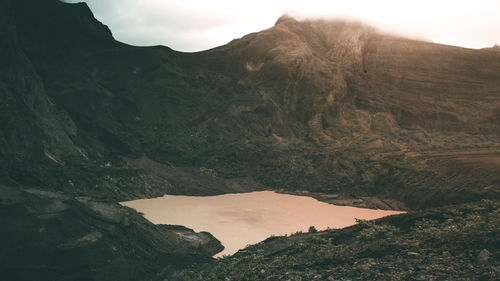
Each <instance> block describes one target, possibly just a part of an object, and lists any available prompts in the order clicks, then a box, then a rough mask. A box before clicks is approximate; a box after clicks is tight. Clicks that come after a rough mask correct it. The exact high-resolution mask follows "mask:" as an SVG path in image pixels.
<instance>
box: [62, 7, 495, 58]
mask: <svg viewBox="0 0 500 281" xmlns="http://www.w3.org/2000/svg"><path fill="white" fill-rule="evenodd" d="M65 2H80V1H78V0H76V1H75V0H66V1H65ZM86 2H87V4H88V5H89V6H90V8H91V9H92V11H93V12H94V14H95V16H96V18H97V19H99V20H100V21H102V22H103V23H104V24H106V25H108V26H109V27H110V29H111V30H112V32H113V34H114V36H115V38H116V39H117V40H120V41H123V42H125V43H128V44H133V45H141V46H146V45H167V46H169V47H171V48H173V49H176V50H181V51H199V50H203V49H208V48H212V47H216V46H219V45H222V44H225V43H227V42H229V41H230V40H232V39H234V38H238V37H241V36H244V35H245V34H247V33H250V32H255V31H259V30H262V29H266V28H269V27H271V26H272V25H273V24H274V22H275V21H276V20H277V18H278V17H279V16H280V15H281V14H283V13H288V14H290V15H292V16H296V17H299V18H315V17H322V18H335V17H342V18H352V19H354V20H361V21H364V22H366V23H368V24H371V25H374V26H375V27H377V28H379V29H381V30H384V31H388V32H392V33H396V34H400V35H404V36H409V37H417V38H428V39H429V40H432V41H435V42H439V43H445V44H451V45H458V46H463V47H472V48H480V47H487V46H493V45H494V44H495V43H500V31H499V30H500V29H499V27H500V17H499V16H498V15H499V14H500V1H496V0H482V1H481V0H477V1H457V0H455V1H450V0H444V1H436V0H432V1H431V0H420V1H396V0H379V1H362V0H351V1H345V0H329V1H320V0H308V1H298V0H288V1H283V0H252V1H237V0H232V1H230V0H212V1H202V0H105V1H104V0H87V1H86Z"/></svg>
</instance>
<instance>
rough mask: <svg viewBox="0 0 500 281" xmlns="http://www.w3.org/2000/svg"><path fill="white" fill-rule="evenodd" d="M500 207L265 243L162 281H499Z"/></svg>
mask: <svg viewBox="0 0 500 281" xmlns="http://www.w3.org/2000/svg"><path fill="white" fill-rule="evenodd" d="M499 237H500V203H499V202H498V201H496V202H495V201H488V200H484V201H482V202H480V203H475V204H467V205H460V206H452V207H448V208H440V209H430V210H426V211H421V212H412V213H410V214H403V215H397V216H391V217H387V218H383V219H379V220H376V221H360V223H359V224H358V225H355V226H351V227H348V228H345V229H340V230H329V231H322V232H318V233H314V231H312V233H311V232H310V233H296V234H293V235H291V236H289V237H272V238H269V239H267V240H265V241H264V242H261V243H259V244H257V245H253V246H249V247H247V248H245V249H244V250H240V251H239V252H238V253H236V254H235V255H233V256H229V257H225V258H222V259H219V260H217V261H213V262H211V263H207V264H202V265H199V266H197V267H191V268H190V269H188V270H183V271H180V272H176V273H174V274H172V275H171V276H169V279H168V280H225V281H227V280H304V281H306V280H498V279H499V278H500V240H499V239H498V238H499Z"/></svg>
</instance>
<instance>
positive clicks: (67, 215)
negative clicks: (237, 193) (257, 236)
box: [0, 185, 223, 281]
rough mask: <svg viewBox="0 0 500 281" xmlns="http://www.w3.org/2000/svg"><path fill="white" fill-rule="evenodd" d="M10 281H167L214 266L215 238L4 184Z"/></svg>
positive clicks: (1, 218)
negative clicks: (184, 270) (170, 275)
mask: <svg viewBox="0 0 500 281" xmlns="http://www.w3.org/2000/svg"><path fill="white" fill-rule="evenodd" d="M0 223H1V225H2V227H1V230H0V248H1V249H2V255H1V256H0V272H2V280H6V281H7V280H12V281H14V280H16V281H18V280H159V278H160V277H159V276H161V274H165V273H164V272H169V271H172V270H173V269H175V268H179V267H184V266H186V265H188V264H190V263H193V262H195V261H197V262H199V261H203V260H205V261H209V260H210V259H211V256H212V255H214V254H216V253H217V252H220V251H221V250H222V249H223V247H222V245H221V244H220V242H219V241H218V240H217V239H215V238H214V237H213V236H211V235H210V234H207V233H195V232H193V231H192V230H189V229H186V228H178V227H172V226H157V225H154V224H152V223H151V222H149V221H147V220H145V219H144V217H143V216H142V215H141V214H138V213H137V212H135V211H133V210H132V209H129V208H126V207H122V206H120V205H118V204H111V203H104V202H99V201H95V200H92V199H90V198H88V197H76V198H74V197H71V196H68V195H65V194H61V193H55V192H48V191H43V190H39V189H28V190H19V189H18V188H13V187H6V186H1V185H0Z"/></svg>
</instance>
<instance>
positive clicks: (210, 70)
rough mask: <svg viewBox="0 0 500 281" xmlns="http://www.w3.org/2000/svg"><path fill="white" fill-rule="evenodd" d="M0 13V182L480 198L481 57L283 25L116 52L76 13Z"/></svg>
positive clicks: (488, 90) (484, 127) (332, 27)
mask: <svg viewBox="0 0 500 281" xmlns="http://www.w3.org/2000/svg"><path fill="white" fill-rule="evenodd" d="M1 3H2V5H3V6H4V7H5V9H2V13H3V14H4V15H5V17H2V25H1V29H0V30H1V32H2V34H3V35H4V38H8V39H9V40H2V42H1V43H2V45H3V46H5V50H7V52H2V54H1V55H2V58H3V59H4V61H5V62H6V63H5V64H3V66H2V68H1V71H2V72H1V73H2V76H1V84H0V85H1V87H2V93H1V94H2V95H3V97H4V100H6V101H9V102H8V103H4V104H2V106H3V107H4V108H3V109H2V111H1V114H2V120H5V121H2V126H3V127H2V130H1V135H0V136H1V138H0V140H1V141H2V143H3V144H4V145H3V148H2V149H1V150H0V151H1V154H0V155H1V157H2V163H5V167H6V168H5V169H3V171H2V174H1V178H2V182H4V183H7V184H9V185H21V186H26V185H29V186H43V187H45V188H51V189H55V190H62V191H64V192H69V193H73V194H80V195H82V194H86V195H92V196H95V197H100V198H107V199H111V200H116V199H119V200H124V199H130V198H137V197H144V196H155V195H160V194H162V193H165V192H169V193H182V194H216V193H222V192H229V191H245V190H254V189H259V188H262V187H263V186H264V187H268V188H279V189H287V190H309V191H314V192H323V193H335V194H337V193H340V194H343V195H345V196H351V197H363V196H377V197H379V198H382V199H384V200H385V199H391V200H399V201H402V202H404V203H406V204H407V206H409V207H411V208H421V207H426V206H436V205H442V204H447V203H451V202H462V201H470V200H476V199H479V198H484V197H495V198H496V197H498V184H499V181H500V178H499V176H498V175H500V173H498V165H493V164H494V163H498V161H499V159H500V158H499V157H500V147H499V145H498V138H499V134H500V126H499V123H498V120H499V118H498V109H499V108H500V94H499V93H500V84H499V83H498V81H500V79H499V78H500V77H499V75H500V73H499V72H498V69H499V67H500V56H499V55H498V52H495V51H492V50H469V49H463V48H456V47H450V46H443V45H437V44H432V43H428V42H420V41H414V40H407V39H402V38H396V37H391V36H386V35H381V34H379V33H378V32H377V31H375V30H373V29H372V28H370V27H367V26H364V25H362V24H359V23H352V22H343V21H302V22H298V21H296V20H294V19H293V18H290V17H287V16H283V17H281V18H280V19H279V20H278V21H277V22H276V25H275V26H274V27H272V28H270V29H268V30H264V31H262V32H258V33H253V34H249V35H247V36H245V37H243V38H241V39H237V40H234V41H233V42H231V43H229V44H228V45H225V46H221V47H219V48H215V49H212V50H208V51H205V52H200V53H192V54H187V53H179V52H175V51H173V50H171V49H169V48H166V47H149V48H137V47H132V46H128V45H124V44H121V43H119V42H116V41H115V40H114V39H113V37H112V35H111V32H110V31H109V29H108V28H107V27H106V26H104V25H102V24H101V23H99V22H98V21H97V20H95V19H94V18H93V16H92V14H91V12H90V11H89V10H88V7H86V5H85V4H65V3H60V2H58V1H53V0H44V1H30V0H23V1H7V0H4V1H2V2H1ZM47 15H48V16H47ZM387 202H389V201H387ZM389 206H391V204H389ZM386 207H387V206H386ZM392 207H396V206H395V205H392Z"/></svg>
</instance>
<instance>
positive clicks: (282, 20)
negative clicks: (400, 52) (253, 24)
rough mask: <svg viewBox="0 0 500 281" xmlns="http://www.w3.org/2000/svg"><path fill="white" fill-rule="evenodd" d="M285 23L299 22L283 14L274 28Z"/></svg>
mask: <svg viewBox="0 0 500 281" xmlns="http://www.w3.org/2000/svg"><path fill="white" fill-rule="evenodd" d="M285 22H297V20H296V19H294V18H293V17H291V16H289V15H288V14H283V15H281V16H280V17H279V18H278V20H277V21H276V23H275V24H274V26H277V25H280V24H283V23H285Z"/></svg>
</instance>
